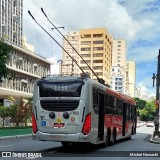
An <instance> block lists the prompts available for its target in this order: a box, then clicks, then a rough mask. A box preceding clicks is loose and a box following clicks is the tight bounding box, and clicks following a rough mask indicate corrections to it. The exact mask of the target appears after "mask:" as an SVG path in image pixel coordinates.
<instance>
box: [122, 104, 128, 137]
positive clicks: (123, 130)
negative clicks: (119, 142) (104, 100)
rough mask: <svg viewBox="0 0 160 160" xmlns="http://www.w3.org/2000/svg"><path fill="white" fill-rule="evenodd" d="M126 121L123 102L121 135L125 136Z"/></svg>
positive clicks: (125, 106)
mask: <svg viewBox="0 0 160 160" xmlns="http://www.w3.org/2000/svg"><path fill="white" fill-rule="evenodd" d="M126 121H127V104H126V103H123V122H122V136H125V130H126Z"/></svg>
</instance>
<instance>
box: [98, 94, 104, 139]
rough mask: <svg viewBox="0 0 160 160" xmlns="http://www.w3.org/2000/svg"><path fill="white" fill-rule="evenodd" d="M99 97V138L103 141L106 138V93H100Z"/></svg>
mask: <svg viewBox="0 0 160 160" xmlns="http://www.w3.org/2000/svg"><path fill="white" fill-rule="evenodd" d="M98 97H99V98H98V99H99V103H98V105H99V113H98V114H99V121H98V138H99V140H100V141H103V138H104V114H105V108H104V94H102V93H99V94H98Z"/></svg>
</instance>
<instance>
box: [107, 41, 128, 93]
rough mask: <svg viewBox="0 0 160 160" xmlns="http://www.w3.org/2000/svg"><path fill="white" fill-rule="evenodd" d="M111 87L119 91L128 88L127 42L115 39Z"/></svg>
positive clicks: (123, 91) (121, 91)
mask: <svg viewBox="0 0 160 160" xmlns="http://www.w3.org/2000/svg"><path fill="white" fill-rule="evenodd" d="M110 76H111V84H110V85H111V88H112V89H113V90H115V91H117V92H120V93H125V89H126V81H125V80H126V42H125V40H120V39H113V45H112V69H111V74H110Z"/></svg>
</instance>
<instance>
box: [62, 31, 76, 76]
mask: <svg viewBox="0 0 160 160" xmlns="http://www.w3.org/2000/svg"><path fill="white" fill-rule="evenodd" d="M65 38H66V39H67V40H68V41H69V43H70V44H72V46H73V47H74V48H75V49H76V50H77V51H78V52H79V32H74V31H70V32H69V33H68V35H66V36H65ZM69 43H68V42H67V41H66V40H65V39H64V40H63V47H64V48H65V50H66V51H67V52H68V53H69V55H71V56H72V57H73V58H74V60H75V61H77V63H78V61H79V56H78V55H77V53H76V51H75V50H74V49H73V47H72V46H71V45H70V44H69ZM60 73H61V74H65V75H77V74H78V73H79V68H78V66H77V65H76V64H75V63H74V62H73V60H72V59H71V58H70V57H69V56H68V54H67V53H66V52H64V51H63V53H62V60H61V64H60Z"/></svg>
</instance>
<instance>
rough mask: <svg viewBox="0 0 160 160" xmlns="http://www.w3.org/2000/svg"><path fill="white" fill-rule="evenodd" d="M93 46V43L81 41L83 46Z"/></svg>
mask: <svg viewBox="0 0 160 160" xmlns="http://www.w3.org/2000/svg"><path fill="white" fill-rule="evenodd" d="M89 44H91V41H81V45H89Z"/></svg>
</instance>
